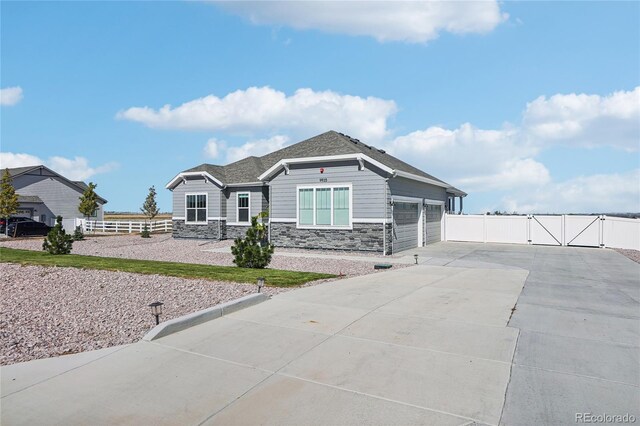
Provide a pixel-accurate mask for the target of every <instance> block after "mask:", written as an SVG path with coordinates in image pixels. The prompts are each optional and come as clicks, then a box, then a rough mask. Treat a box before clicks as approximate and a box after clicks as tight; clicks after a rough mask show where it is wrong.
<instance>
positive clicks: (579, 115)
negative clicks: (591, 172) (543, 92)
mask: <svg viewBox="0 0 640 426" xmlns="http://www.w3.org/2000/svg"><path fill="white" fill-rule="evenodd" d="M523 128H524V130H525V131H526V133H527V134H528V135H529V137H530V138H531V139H532V141H533V142H534V143H537V144H542V145H548V144H558V143H561V144H565V145H570V146H579V147H587V148H592V147H595V146H613V147H616V148H622V149H625V150H628V151H637V150H638V149H639V148H640V87H636V88H635V89H634V90H631V91H620V92H615V93H612V94H610V95H608V96H599V95H586V94H575V93H572V94H566V95H565V94H557V95H553V96H551V97H550V98H548V99H547V98H546V97H544V96H541V97H539V98H537V99H536V100H534V101H533V102H530V103H529V104H527V108H526V110H525V112H524V118H523Z"/></svg>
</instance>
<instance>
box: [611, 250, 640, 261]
mask: <svg viewBox="0 0 640 426" xmlns="http://www.w3.org/2000/svg"><path fill="white" fill-rule="evenodd" d="M614 250H615V251H617V252H618V253H620V254H621V255H623V256H626V257H628V258H629V259H631V260H633V261H634V262H638V263H640V250H630V249H614Z"/></svg>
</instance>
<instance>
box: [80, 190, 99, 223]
mask: <svg viewBox="0 0 640 426" xmlns="http://www.w3.org/2000/svg"><path fill="white" fill-rule="evenodd" d="M97 186H98V185H96V184H95V183H93V182H89V186H87V189H85V190H84V192H83V193H82V195H81V196H80V198H79V199H80V205H78V211H79V212H80V213H82V215H83V216H84V217H86V218H87V221H89V218H90V217H91V216H93V215H94V214H95V213H96V211H97V210H98V207H100V206H99V205H98V194H96V191H95V189H96V187H97Z"/></svg>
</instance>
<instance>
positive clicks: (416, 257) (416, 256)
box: [413, 254, 418, 265]
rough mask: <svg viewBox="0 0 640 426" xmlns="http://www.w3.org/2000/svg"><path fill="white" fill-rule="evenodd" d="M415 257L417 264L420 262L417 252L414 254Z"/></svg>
mask: <svg viewBox="0 0 640 426" xmlns="http://www.w3.org/2000/svg"><path fill="white" fill-rule="evenodd" d="M413 258H414V259H415V260H416V265H417V264H418V255H417V254H414V255H413Z"/></svg>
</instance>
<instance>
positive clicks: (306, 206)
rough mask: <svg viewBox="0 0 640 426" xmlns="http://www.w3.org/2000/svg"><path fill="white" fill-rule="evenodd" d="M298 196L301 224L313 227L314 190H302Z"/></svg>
mask: <svg viewBox="0 0 640 426" xmlns="http://www.w3.org/2000/svg"><path fill="white" fill-rule="evenodd" d="M298 194H299V195H298V197H299V198H298V209H299V213H298V219H299V223H300V225H313V189H300V190H299V193H298Z"/></svg>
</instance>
